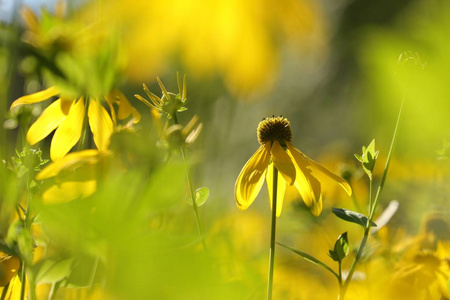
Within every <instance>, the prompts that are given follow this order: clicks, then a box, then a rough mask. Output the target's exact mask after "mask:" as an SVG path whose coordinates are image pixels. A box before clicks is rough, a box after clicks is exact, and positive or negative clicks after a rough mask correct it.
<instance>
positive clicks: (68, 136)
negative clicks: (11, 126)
mask: <svg viewBox="0 0 450 300" xmlns="http://www.w3.org/2000/svg"><path fill="white" fill-rule="evenodd" d="M58 94H60V92H59V90H58V88H56V87H50V88H48V89H46V90H43V91H40V92H37V93H34V94H31V95H26V96H23V97H20V98H19V99H17V100H16V101H14V102H13V103H12V105H11V110H12V109H14V108H15V107H17V106H20V105H23V104H33V103H38V102H42V101H45V100H47V99H49V98H51V97H53V96H57V95H58ZM103 103H106V104H107V105H108V107H109V109H110V113H111V115H110V114H109V113H108V111H107V110H106V109H105V108H104V107H103V105H102V104H103ZM114 104H116V105H118V112H117V113H116V111H115V108H114V106H113V105H114ZM85 105H87V106H88V109H87V116H88V119H89V126H90V128H91V131H92V133H93V138H94V143H95V145H96V146H97V148H98V149H99V150H101V151H104V150H106V149H107V148H108V145H109V138H110V136H111V133H112V132H113V130H114V126H115V125H116V122H117V121H116V118H117V117H118V118H119V119H126V118H128V117H130V116H132V119H133V122H134V123H137V122H139V120H140V114H139V112H138V111H137V110H136V109H135V108H133V107H132V106H131V105H130V103H129V102H128V100H127V99H126V98H125V96H124V95H123V94H122V93H120V92H119V91H113V92H112V93H111V94H110V95H108V96H107V97H105V101H102V100H100V99H98V98H88V99H84V97H80V98H79V99H78V100H76V99H74V100H66V99H63V98H62V97H61V98H59V99H58V100H56V101H54V102H53V103H52V104H50V105H49V106H48V107H47V108H46V109H45V110H44V111H43V112H42V114H41V115H40V116H39V118H38V119H37V120H36V122H34V123H33V124H32V125H31V127H30V129H29V130H28V132H27V141H28V143H29V144H30V145H34V144H36V143H37V142H39V141H41V140H43V139H44V138H45V137H47V136H48V135H49V134H50V133H51V132H52V131H53V130H55V129H56V131H55V134H54V135H53V138H52V142H51V145H50V158H51V159H52V160H53V161H54V160H57V159H60V158H62V157H63V156H64V155H66V154H67V153H68V152H69V151H70V150H71V149H72V147H73V146H75V144H76V143H77V142H78V141H79V140H80V138H81V135H82V129H83V123H84V118H85V114H86V110H85ZM116 115H117V116H116Z"/></svg>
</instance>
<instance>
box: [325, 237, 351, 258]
mask: <svg viewBox="0 0 450 300" xmlns="http://www.w3.org/2000/svg"><path fill="white" fill-rule="evenodd" d="M348 251H349V247H348V237H347V232H344V233H343V234H341V235H340V236H339V237H338V238H337V240H336V243H334V250H329V253H330V256H331V258H332V259H333V260H334V261H342V260H343V259H344V258H345V257H346V256H347V255H348Z"/></svg>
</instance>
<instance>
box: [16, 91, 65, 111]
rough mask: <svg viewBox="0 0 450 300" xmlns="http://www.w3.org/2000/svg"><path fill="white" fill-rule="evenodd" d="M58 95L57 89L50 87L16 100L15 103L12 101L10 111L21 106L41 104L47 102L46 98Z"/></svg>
mask: <svg viewBox="0 0 450 300" xmlns="http://www.w3.org/2000/svg"><path fill="white" fill-rule="evenodd" d="M58 94H59V91H58V89H57V88H55V87H53V86H52V87H49V88H48V89H46V90H43V91H40V92H37V93H34V94H31V95H26V96H22V97H20V98H18V99H17V100H16V101H14V102H13V103H12V104H11V108H10V109H11V110H13V109H14V108H15V107H17V106H19V105H23V104H32V103H37V102H42V101H44V100H47V99H48V98H50V97H53V96H56V95H58Z"/></svg>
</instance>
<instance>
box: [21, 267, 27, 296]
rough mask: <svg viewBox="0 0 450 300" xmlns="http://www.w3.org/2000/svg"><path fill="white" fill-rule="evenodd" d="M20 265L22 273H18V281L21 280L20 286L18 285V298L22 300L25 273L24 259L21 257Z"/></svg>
mask: <svg viewBox="0 0 450 300" xmlns="http://www.w3.org/2000/svg"><path fill="white" fill-rule="evenodd" d="M21 265H22V273H21V274H20V282H21V284H22V285H21V287H20V300H24V299H25V280H26V274H25V267H26V264H25V261H24V260H23V259H22V260H21Z"/></svg>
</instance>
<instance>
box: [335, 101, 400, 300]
mask: <svg viewBox="0 0 450 300" xmlns="http://www.w3.org/2000/svg"><path fill="white" fill-rule="evenodd" d="M403 101H404V97H403V99H402V104H401V105H400V110H399V112H398V117H397V123H396V124H395V129H394V135H393V137H392V141H391V146H390V148H389V153H388V156H387V159H386V165H385V167H384V171H383V176H382V177H381V182H380V185H379V186H378V190H377V194H376V195H375V199H374V200H373V202H372V183H373V181H372V178H370V192H369V193H370V195H369V197H370V199H369V219H368V220H367V224H366V226H365V228H364V237H363V239H362V241H361V244H360V245H359V249H358V252H357V254H356V257H355V260H354V261H353V264H352V266H351V268H350V272H349V273H348V276H347V278H346V279H345V283H344V286H343V288H342V289H341V292H340V294H339V300H343V299H344V297H345V293H346V292H347V288H348V285H349V284H350V281H351V280H352V277H353V273H354V272H355V270H356V265H357V264H358V262H359V260H360V259H361V256H362V253H363V250H364V247H365V246H366V243H367V240H368V238H369V233H370V229H371V226H372V225H371V224H372V221H373V218H374V214H375V211H376V209H377V206H378V202H379V200H380V195H381V192H382V191H383V187H384V184H385V182H386V177H387V173H388V170H389V164H390V162H391V156H392V152H393V151H394V148H395V143H396V142H397V135H398V124H399V123H400V116H401V115H402V109H403Z"/></svg>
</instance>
